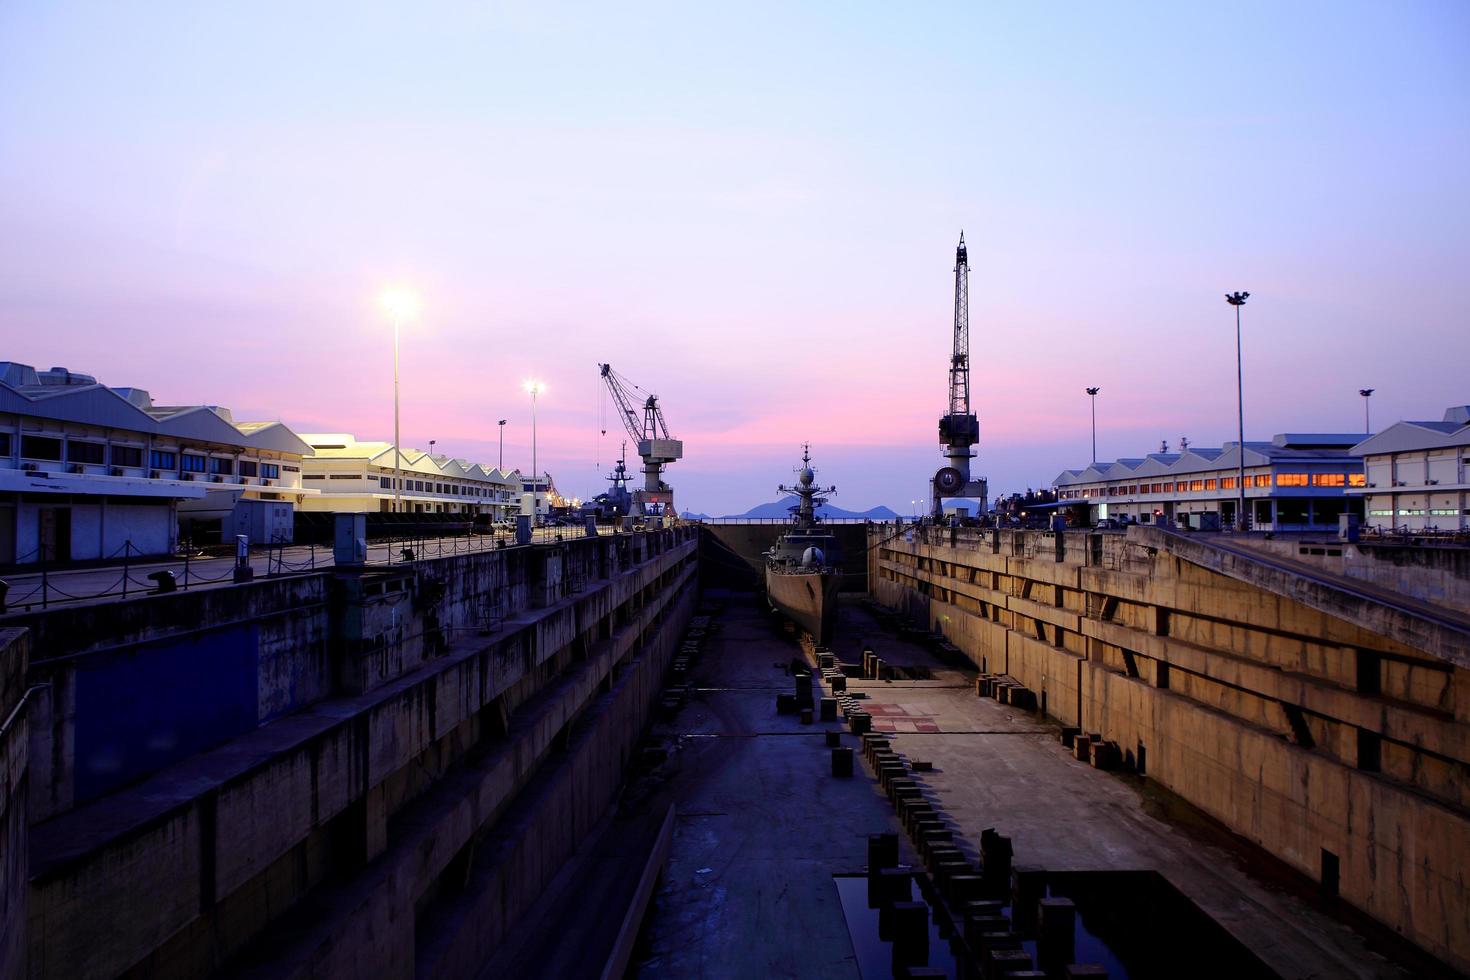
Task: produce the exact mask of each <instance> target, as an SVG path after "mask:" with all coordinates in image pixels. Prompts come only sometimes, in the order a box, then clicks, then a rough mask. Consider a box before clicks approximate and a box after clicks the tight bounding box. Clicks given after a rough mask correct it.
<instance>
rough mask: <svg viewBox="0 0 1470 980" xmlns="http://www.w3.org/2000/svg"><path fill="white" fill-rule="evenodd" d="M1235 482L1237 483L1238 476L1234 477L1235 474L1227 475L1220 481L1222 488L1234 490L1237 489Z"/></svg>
mask: <svg viewBox="0 0 1470 980" xmlns="http://www.w3.org/2000/svg"><path fill="white" fill-rule="evenodd" d="M1235 483H1236V478H1235V477H1233V476H1227V477H1225V478H1223V479H1222V480H1221V481H1220V489H1221V490H1234V489H1235Z"/></svg>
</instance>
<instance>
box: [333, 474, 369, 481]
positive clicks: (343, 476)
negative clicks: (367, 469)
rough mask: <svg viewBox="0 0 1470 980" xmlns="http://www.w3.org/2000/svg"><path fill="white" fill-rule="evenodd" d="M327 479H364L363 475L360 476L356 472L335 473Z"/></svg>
mask: <svg viewBox="0 0 1470 980" xmlns="http://www.w3.org/2000/svg"><path fill="white" fill-rule="evenodd" d="M327 479H329V480H360V479H362V477H360V476H358V475H357V474H356V473H333V474H332V475H331V476H329V477H327Z"/></svg>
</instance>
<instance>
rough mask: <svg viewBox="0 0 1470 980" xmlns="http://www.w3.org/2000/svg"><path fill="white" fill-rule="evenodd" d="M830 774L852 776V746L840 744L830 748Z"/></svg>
mask: <svg viewBox="0 0 1470 980" xmlns="http://www.w3.org/2000/svg"><path fill="white" fill-rule="evenodd" d="M832 775H834V776H842V777H851V776H852V748H851V747H850V746H846V745H842V746H839V747H837V748H835V749H833V750H832Z"/></svg>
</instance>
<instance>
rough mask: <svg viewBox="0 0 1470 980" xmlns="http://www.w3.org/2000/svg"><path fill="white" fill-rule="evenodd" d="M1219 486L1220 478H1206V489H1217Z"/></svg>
mask: <svg viewBox="0 0 1470 980" xmlns="http://www.w3.org/2000/svg"><path fill="white" fill-rule="evenodd" d="M1219 486H1220V481H1218V480H1206V481H1205V489H1206V490H1216V489H1218V488H1219Z"/></svg>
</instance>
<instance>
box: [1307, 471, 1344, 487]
mask: <svg viewBox="0 0 1470 980" xmlns="http://www.w3.org/2000/svg"><path fill="white" fill-rule="evenodd" d="M1312 486H1314V487H1345V486H1347V474H1346V473H1313V474H1312Z"/></svg>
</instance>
